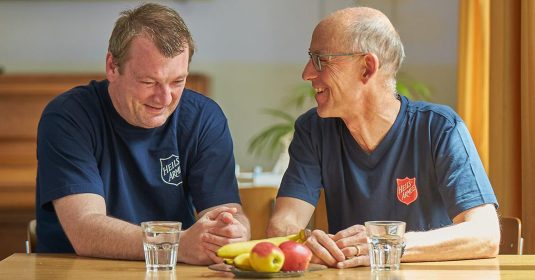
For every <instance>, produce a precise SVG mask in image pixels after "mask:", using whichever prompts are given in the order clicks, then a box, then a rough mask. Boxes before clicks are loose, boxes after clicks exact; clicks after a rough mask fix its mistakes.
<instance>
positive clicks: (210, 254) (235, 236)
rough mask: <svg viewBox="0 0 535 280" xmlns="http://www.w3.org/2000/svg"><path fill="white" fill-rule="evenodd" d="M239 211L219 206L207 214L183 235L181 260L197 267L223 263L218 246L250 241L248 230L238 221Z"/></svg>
mask: <svg viewBox="0 0 535 280" xmlns="http://www.w3.org/2000/svg"><path fill="white" fill-rule="evenodd" d="M237 211H238V210H237V208H234V207H226V206H220V207H216V208H214V209H212V210H210V211H208V212H206V213H205V214H204V215H203V216H202V217H201V218H199V220H197V222H196V223H195V224H193V225H192V226H191V227H190V228H188V229H187V230H185V231H183V232H182V234H181V235H180V246H179V248H178V261H179V262H184V263H188V264H195V265H208V264H212V263H221V262H222V261H223V260H222V259H221V258H219V257H217V255H216V251H217V249H219V247H221V246H223V245H225V244H228V243H233V242H240V241H247V240H248V239H249V229H248V228H247V227H246V226H245V225H243V224H242V223H241V222H240V221H238V220H237V219H236V218H235V214H236V213H237Z"/></svg>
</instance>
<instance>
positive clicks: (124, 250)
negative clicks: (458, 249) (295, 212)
mask: <svg viewBox="0 0 535 280" xmlns="http://www.w3.org/2000/svg"><path fill="white" fill-rule="evenodd" d="M193 52H194V44H193V40H192V38H191V35H190V33H189V31H188V28H187V27H186V25H185V23H184V22H183V20H182V18H181V17H180V16H179V15H178V14H177V13H176V12H175V11H174V10H172V9H170V8H168V7H165V6H162V5H158V4H144V5H142V6H139V7H138V8H135V9H133V10H127V11H124V12H122V13H121V17H120V18H119V19H118V20H117V22H116V24H115V28H114V30H113V32H112V35H111V38H110V41H109V49H108V54H107V56H106V77H107V80H104V81H92V82H91V83H90V84H88V85H85V86H80V87H76V88H74V89H71V90H70V91H68V92H66V93H63V94H61V95H59V96H58V97H57V98H55V99H54V100H53V101H51V102H50V104H48V106H47V107H46V109H45V110H44V112H43V114H42V117H41V121H40V123H39V128H38V145H37V153H38V155H37V156H38V173H37V194H36V196H37V198H36V205H37V236H38V242H37V252H75V253H77V254H79V255H82V256H92V257H102V258H120V259H143V257H144V255H143V245H142V234H141V228H140V226H139V224H140V222H142V221H148V220H176V221H180V222H182V224H183V228H185V230H184V231H183V232H182V233H181V235H180V243H179V248H180V250H179V254H178V261H180V262H186V263H191V264H210V263H213V262H220V261H221V259H219V258H218V257H217V256H216V255H215V251H216V250H217V249H218V248H219V247H220V246H222V245H224V244H227V243H230V242H236V241H243V240H247V239H248V238H249V222H248V220H247V218H246V217H245V215H244V214H243V211H242V209H241V206H240V199H239V193H238V189H237V183H236V178H235V176H234V166H235V164H234V156H233V148H232V139H231V136H230V132H229V129H228V125H227V121H226V118H225V116H224V114H223V112H222V111H221V109H220V108H219V106H218V105H217V104H216V103H215V102H213V101H212V100H210V99H209V98H207V97H204V96H202V95H200V94H198V93H196V92H193V91H191V90H188V89H185V88H184V86H185V83H186V79H187V76H188V66H189V62H190V60H191V57H192V55H193ZM196 213H198V214H197V216H198V217H199V218H198V220H197V221H195V217H196Z"/></svg>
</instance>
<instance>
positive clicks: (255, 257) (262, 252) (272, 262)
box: [249, 242, 284, 272]
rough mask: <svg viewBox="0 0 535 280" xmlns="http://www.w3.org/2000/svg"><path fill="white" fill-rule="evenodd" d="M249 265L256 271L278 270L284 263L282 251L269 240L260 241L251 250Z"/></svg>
mask: <svg viewBox="0 0 535 280" xmlns="http://www.w3.org/2000/svg"><path fill="white" fill-rule="evenodd" d="M249 261H250V263H251V266H252V267H253V269H254V270H255V271H258V272H279V271H280V270H281V268H282V265H283V264H284V253H283V252H282V250H281V249H280V248H279V247H278V246H276V245H275V244H273V243H271V242H260V243H258V244H256V245H255V246H254V247H253V249H252V250H251V254H250V257H249Z"/></svg>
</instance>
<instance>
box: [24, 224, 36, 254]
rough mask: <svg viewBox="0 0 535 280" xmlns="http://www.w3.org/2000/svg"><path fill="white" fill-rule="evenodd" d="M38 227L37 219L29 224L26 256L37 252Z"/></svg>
mask: <svg viewBox="0 0 535 280" xmlns="http://www.w3.org/2000/svg"><path fill="white" fill-rule="evenodd" d="M36 227H37V221H36V220H35V219H34V220H31V221H30V222H28V230H27V232H26V254H31V253H32V252H35V246H37V233H36V230H35V228H36Z"/></svg>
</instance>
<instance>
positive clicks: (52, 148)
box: [37, 112, 104, 207]
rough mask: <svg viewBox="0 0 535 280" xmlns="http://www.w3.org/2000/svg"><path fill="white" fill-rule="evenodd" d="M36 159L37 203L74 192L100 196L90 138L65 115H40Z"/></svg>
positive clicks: (101, 187) (47, 201)
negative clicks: (38, 199) (38, 198)
mask: <svg viewBox="0 0 535 280" xmlns="http://www.w3.org/2000/svg"><path fill="white" fill-rule="evenodd" d="M37 159H38V167H37V180H38V185H39V188H38V190H37V191H38V192H39V194H40V195H39V197H40V201H38V204H39V205H38V206H40V207H44V206H46V205H47V204H48V203H50V202H52V201H53V200H55V199H58V198H61V197H64V196H67V195H71V194H76V193H95V194H99V195H102V196H104V191H103V184H102V179H101V177H100V174H99V172H98V166H97V163H96V160H95V157H94V155H93V152H92V145H91V137H90V135H89V133H88V131H87V129H86V128H83V127H82V125H81V124H80V123H79V122H77V121H76V120H75V118H73V117H70V116H69V114H66V113H58V112H49V113H44V114H43V117H42V118H41V121H40V122H39V127H38V137H37Z"/></svg>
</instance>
